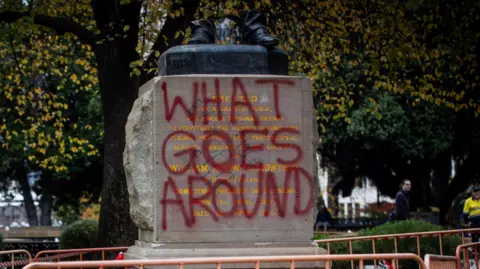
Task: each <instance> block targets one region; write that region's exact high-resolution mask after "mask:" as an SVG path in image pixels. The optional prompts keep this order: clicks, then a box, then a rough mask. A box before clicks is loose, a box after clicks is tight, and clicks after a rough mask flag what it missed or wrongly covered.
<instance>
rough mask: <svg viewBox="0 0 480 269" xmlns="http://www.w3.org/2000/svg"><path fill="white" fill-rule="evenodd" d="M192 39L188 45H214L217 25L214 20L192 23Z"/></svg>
mask: <svg viewBox="0 0 480 269" xmlns="http://www.w3.org/2000/svg"><path fill="white" fill-rule="evenodd" d="M190 29H191V31H192V33H191V37H192V38H191V39H190V41H188V44H190V45H193V44H214V43H215V23H214V21H213V20H210V19H207V20H199V21H192V22H191V23H190Z"/></svg>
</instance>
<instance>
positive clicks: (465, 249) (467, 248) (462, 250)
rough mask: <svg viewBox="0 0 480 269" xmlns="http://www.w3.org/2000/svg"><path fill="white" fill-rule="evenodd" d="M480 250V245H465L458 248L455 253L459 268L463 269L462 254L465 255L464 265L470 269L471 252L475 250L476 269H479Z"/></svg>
mask: <svg viewBox="0 0 480 269" xmlns="http://www.w3.org/2000/svg"><path fill="white" fill-rule="evenodd" d="M479 248H480V243H479V242H477V243H470V244H463V245H459V246H457V249H456V251H455V255H456V259H457V268H458V269H461V268H462V253H463V265H464V267H465V268H466V269H470V251H471V250H473V254H474V257H473V261H474V263H475V268H477V269H478V268H479V267H478V252H479V250H478V249H479Z"/></svg>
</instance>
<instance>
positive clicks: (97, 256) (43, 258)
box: [34, 247, 128, 262]
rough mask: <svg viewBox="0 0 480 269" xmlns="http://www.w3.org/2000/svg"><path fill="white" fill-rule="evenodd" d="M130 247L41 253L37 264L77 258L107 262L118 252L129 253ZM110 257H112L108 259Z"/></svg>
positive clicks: (61, 250)
mask: <svg viewBox="0 0 480 269" xmlns="http://www.w3.org/2000/svg"><path fill="white" fill-rule="evenodd" d="M127 249H128V247H109V248H79V249H59V250H45V251H40V252H39V253H37V255H35V259H34V260H35V262H47V261H57V262H59V261H61V260H64V259H68V258H73V257H75V260H80V261H83V260H105V258H106V257H107V258H111V257H115V256H116V255H117V254H118V252H125V251H127ZM108 256H110V257H108Z"/></svg>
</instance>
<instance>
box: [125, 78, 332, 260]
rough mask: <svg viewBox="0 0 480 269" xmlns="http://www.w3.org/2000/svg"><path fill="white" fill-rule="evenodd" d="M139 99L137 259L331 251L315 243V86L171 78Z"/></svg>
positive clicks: (133, 165)
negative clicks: (313, 96) (313, 239)
mask: <svg viewBox="0 0 480 269" xmlns="http://www.w3.org/2000/svg"><path fill="white" fill-rule="evenodd" d="M139 95H140V96H139V98H138V99H137V100H136V101H135V103H134V106H133V108H132V111H131V113H130V115H129V118H128V122H127V126H126V148H125V152H124V166H125V173H126V176H127V184H128V190H129V194H130V210H131V216H132V219H133V220H134V222H135V223H136V224H137V226H138V227H139V229H140V232H139V241H138V242H137V244H136V245H135V246H132V247H131V248H130V249H129V250H128V252H127V254H126V256H127V257H128V258H178V257H212V256H232V255H233V256H252V255H253V256H256V255H295V254H304V255H312V254H320V253H324V250H322V249H320V248H318V247H317V246H315V245H313V244H312V243H311V237H312V234H313V223H314V219H315V216H314V201H315V198H316V195H317V193H318V180H317V178H316V171H317V167H316V158H315V157H316V156H315V152H316V148H317V147H316V141H318V139H317V135H316V134H317V133H316V130H317V129H316V121H315V120H314V107H313V100H312V84H311V81H310V80H309V79H307V78H303V77H288V76H273V75H237V76H231V75H181V76H165V77H156V78H154V79H152V80H151V81H149V82H148V83H146V84H145V85H144V86H143V87H142V88H141V89H140V94H139ZM205 119H206V120H205ZM207 121H208V122H207ZM232 266H233V265H231V266H230V267H229V266H228V265H225V266H222V267H225V268H232ZM288 266H289V265H288V264H275V263H272V264H271V268H280V267H281V268H284V267H288ZM299 266H300V267H304V268H315V267H321V266H323V263H318V262H310V263H309V262H306V263H303V264H299ZM212 267H215V266H212ZM233 267H235V268H238V266H233ZM240 267H241V266H240ZM245 267H248V268H250V267H251V265H247V264H246V265H245Z"/></svg>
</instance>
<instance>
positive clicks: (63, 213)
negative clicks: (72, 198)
mask: <svg viewBox="0 0 480 269" xmlns="http://www.w3.org/2000/svg"><path fill="white" fill-rule="evenodd" d="M55 214H56V217H57V219H58V220H61V221H63V223H64V224H66V225H70V224H72V223H74V222H76V221H78V220H79V219H80V213H79V212H78V209H77V208H76V207H74V206H73V205H70V204H64V205H61V206H59V207H58V208H57V210H56V211H55Z"/></svg>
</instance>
